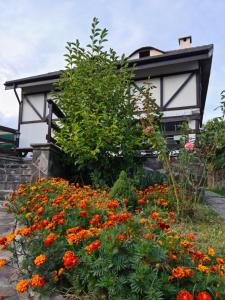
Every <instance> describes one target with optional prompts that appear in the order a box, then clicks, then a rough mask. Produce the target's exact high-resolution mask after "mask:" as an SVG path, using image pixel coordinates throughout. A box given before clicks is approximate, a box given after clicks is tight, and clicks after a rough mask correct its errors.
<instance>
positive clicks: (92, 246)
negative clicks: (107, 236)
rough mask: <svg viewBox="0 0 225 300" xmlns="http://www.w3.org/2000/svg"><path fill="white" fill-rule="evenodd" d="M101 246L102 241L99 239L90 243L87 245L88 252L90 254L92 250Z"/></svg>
mask: <svg viewBox="0 0 225 300" xmlns="http://www.w3.org/2000/svg"><path fill="white" fill-rule="evenodd" d="M100 247H101V242H100V241H99V240H96V241H94V242H93V243H91V244H90V245H88V246H86V248H85V249H86V253H87V254H90V253H91V252H93V251H95V250H97V249H99V248H100Z"/></svg>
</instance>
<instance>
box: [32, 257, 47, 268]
mask: <svg viewBox="0 0 225 300" xmlns="http://www.w3.org/2000/svg"><path fill="white" fill-rule="evenodd" d="M45 261H46V256H45V255H39V256H37V257H36V258H35V260H34V264H35V266H37V267H39V266H40V265H42V264H43V263H44V262H45Z"/></svg>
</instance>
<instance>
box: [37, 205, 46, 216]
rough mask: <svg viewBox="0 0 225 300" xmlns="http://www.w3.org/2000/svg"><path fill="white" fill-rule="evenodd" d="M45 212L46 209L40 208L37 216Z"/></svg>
mask: <svg viewBox="0 0 225 300" xmlns="http://www.w3.org/2000/svg"><path fill="white" fill-rule="evenodd" d="M43 212H44V208H43V207H40V208H38V210H37V214H38V215H41V214H43Z"/></svg>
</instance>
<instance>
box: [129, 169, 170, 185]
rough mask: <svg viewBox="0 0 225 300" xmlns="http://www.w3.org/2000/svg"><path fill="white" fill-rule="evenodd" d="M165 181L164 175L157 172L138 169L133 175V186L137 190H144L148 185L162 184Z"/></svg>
mask: <svg viewBox="0 0 225 300" xmlns="http://www.w3.org/2000/svg"><path fill="white" fill-rule="evenodd" d="M165 181H166V175H165V174H162V173H160V172H158V171H147V170H145V169H143V168H139V169H138V170H137V172H136V174H135V175H134V185H135V186H136V187H137V188H138V189H141V190H143V189H145V188H147V187H148V186H149V185H153V184H162V183H164V182H165Z"/></svg>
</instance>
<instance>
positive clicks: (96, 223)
mask: <svg viewBox="0 0 225 300" xmlns="http://www.w3.org/2000/svg"><path fill="white" fill-rule="evenodd" d="M100 219H101V216H100V215H95V216H94V217H93V218H92V219H91V220H90V221H89V223H90V224H94V225H99V223H100Z"/></svg>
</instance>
